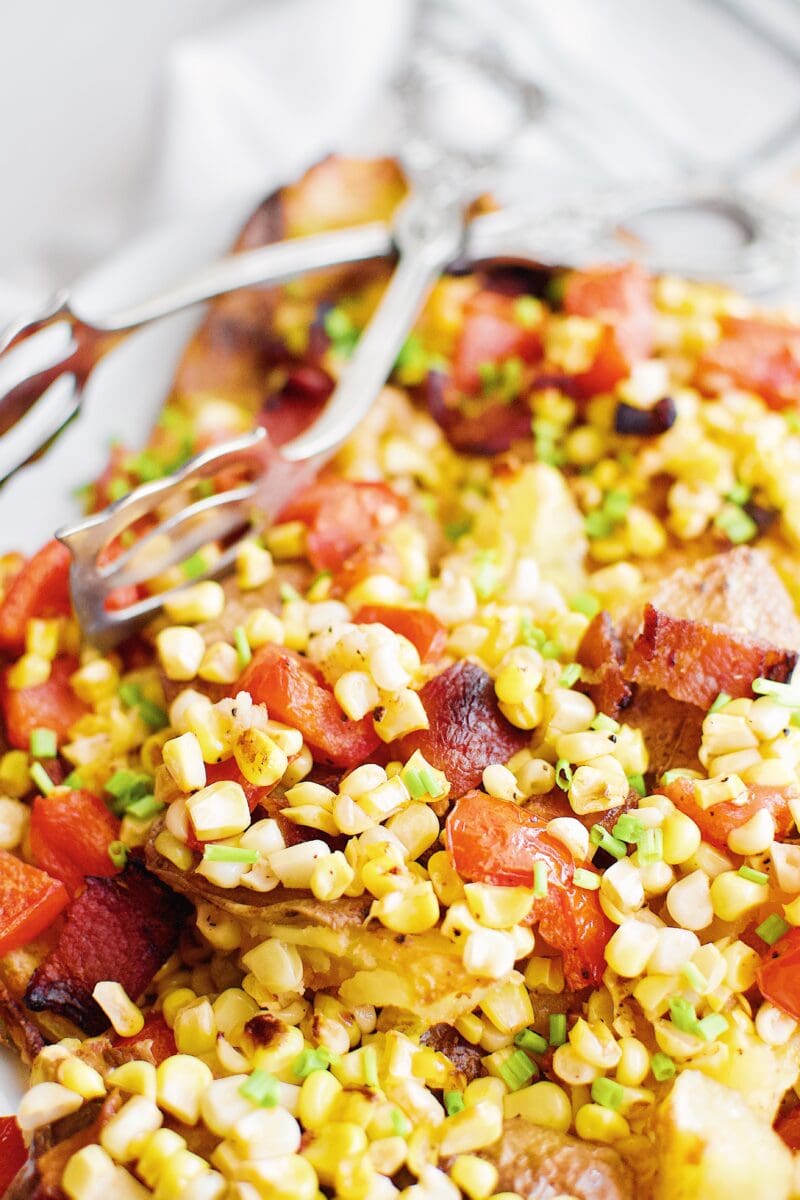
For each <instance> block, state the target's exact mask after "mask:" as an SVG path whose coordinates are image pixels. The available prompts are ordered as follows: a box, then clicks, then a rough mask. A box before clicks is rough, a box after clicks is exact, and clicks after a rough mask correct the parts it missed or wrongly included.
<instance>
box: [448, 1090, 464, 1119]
mask: <svg viewBox="0 0 800 1200" xmlns="http://www.w3.org/2000/svg"><path fill="white" fill-rule="evenodd" d="M444 1107H445V1110H446V1112H447V1115H448V1117H454V1116H455V1115H456V1113H460V1112H461V1110H462V1109H463V1107H464V1095H463V1093H462V1092H445V1094H444Z"/></svg>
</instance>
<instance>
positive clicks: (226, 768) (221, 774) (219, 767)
mask: <svg viewBox="0 0 800 1200" xmlns="http://www.w3.org/2000/svg"><path fill="white" fill-rule="evenodd" d="M222 779H232V780H233V781H234V783H238V784H240V785H241V788H242V791H243V792H244V794H245V796H246V797H247V804H248V807H249V809H250V812H252V811H253V809H254V808H255V807H256V805H257V804H258V803H259V802H260V800H261V797H262V796H266V795H268V794H269V792H270V791H271V789H270V788H265V787H257V786H256V785H255V784H254V783H248V782H247V780H246V779H245V777H244V775H243V774H242V772H241V771H240V770H239V768H238V766H237V765H236V759H235V758H226V759H225V761H224V762H219V763H206V784H209V783H219V782H220V780H222Z"/></svg>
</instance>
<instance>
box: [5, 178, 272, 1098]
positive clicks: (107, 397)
mask: <svg viewBox="0 0 800 1200" xmlns="http://www.w3.org/2000/svg"><path fill="white" fill-rule="evenodd" d="M252 204H253V199H252V197H247V199H246V200H245V199H243V200H242V202H241V204H240V205H237V206H236V207H235V209H234V210H231V209H229V210H228V211H227V212H225V213H218V214H215V215H211V216H209V217H207V218H205V219H204V220H202V221H199V222H196V223H195V224H193V225H191V226H184V227H181V228H171V229H166V230H161V231H158V232H156V233H152V234H149V235H147V236H146V237H143V238H141V239H139V240H138V241H137V242H136V243H134V244H132V245H130V246H128V247H127V248H125V249H124V250H122V251H121V252H119V253H117V254H114V255H113V256H112V257H111V258H109V259H108V260H106V261H105V262H104V263H103V264H102V265H101V266H100V267H98V268H97V269H96V270H93V271H92V272H91V273H90V274H89V275H87V276H86V277H85V278H84V279H82V280H81V281H80V282H79V283H78V284H77V285H76V287H75V289H74V291H75V295H76V297H79V299H80V303H81V305H82V306H83V311H85V312H88V311H98V312H99V311H102V309H103V308H104V307H106V308H107V309H114V308H117V306H122V305H125V304H129V303H134V302H135V301H136V300H138V299H144V298H145V297H146V296H148V295H152V294H154V293H155V292H156V291H158V290H160V288H161V287H162V286H166V285H168V284H170V283H172V282H174V281H176V280H178V279H179V278H180V277H181V276H182V275H183V273H184V272H186V271H188V270H190V269H191V268H192V267H195V266H199V265H201V264H202V263H204V262H206V261H208V259H209V258H211V257H213V256H215V255H217V254H219V253H221V252H222V251H223V250H225V249H226V248H227V247H228V246H229V245H230V244H231V242H232V240H233V238H234V237H235V235H236V233H237V231H238V229H239V227H240V225H241V224H242V221H243V219H244V216H245V215H246V213H247V212H248V211H249V209H250V208H251V207H252ZM197 320H198V314H197V312H196V311H195V312H189V313H182V314H179V315H178V316H175V317H170V318H169V319H167V320H164V321H162V322H160V323H159V324H158V325H155V326H153V327H152V328H149V329H144V330H142V331H140V332H139V333H136V334H134V335H132V336H131V337H130V338H129V339H128V340H127V341H126V342H124V343H123V345H121V346H120V347H119V349H117V350H115V351H114V352H113V354H111V355H110V356H109V357H108V358H107V359H106V360H105V361H103V362H102V363H101V364H100V365H99V366H98V368H97V370H96V371H95V372H94V373H93V374H92V376H91V379H90V381H89V384H88V386H87V388H86V393H85V396H84V404H83V409H82V411H81V413H80V416H79V417H78V418H77V419H76V420H75V421H74V422H73V424H72V425H71V427H70V428H69V429H68V430H67V431H66V433H64V435H63V436H62V437H61V438H59V439H58V441H57V442H56V443H55V445H54V446H53V448H52V449H51V450H50V452H49V453H48V454H47V455H45V457H44V458H42V459H41V460H40V461H39V462H37V463H34V464H33V465H32V466H30V467H26V468H24V469H23V470H22V471H21V472H20V473H19V475H17V476H16V477H15V478H14V479H12V480H11V482H10V483H8V484H7V485H6V487H5V488H3V489H2V491H1V492H0V552H5V551H8V550H22V551H24V552H26V553H31V552H33V551H34V550H37V549H38V548H39V546H41V545H42V543H43V542H45V541H47V539H48V538H51V537H52V536H53V532H54V530H55V529H56V528H58V527H59V526H61V525H64V524H66V523H67V522H69V521H73V520H76V519H78V518H79V517H80V516H81V515H82V509H81V506H80V504H79V502H78V500H77V499H76V497H75V491H76V489H77V488H79V487H80V486H81V485H82V484H85V483H88V482H89V481H91V480H92V479H94V478H96V477H97V476H98V475H99V474H100V473H101V472H102V470H103V469H104V467H105V465H106V462H107V459H108V452H109V444H110V442H111V441H113V440H114V439H115V438H116V439H119V440H120V441H122V442H123V443H124V444H125V445H126V446H129V447H131V449H134V450H136V449H139V448H140V447H141V446H142V445H143V444H144V442H145V441H146V440H147V436H148V433H149V431H150V429H151V427H152V425H153V422H154V421H155V419H156V417H157V415H158V413H159V410H160V408H161V405H162V404H163V402H164V398H165V396H166V394H167V391H168V388H169V384H170V380H171V377H172V374H173V372H174V369H175V366H176V363H177V361H178V359H179V357H180V354H181V351H182V349H183V346H184V343H185V341H186V339H187V337H188V335H189V334H190V332H191V330H192V329H193V327H194V325H195V324H196V323H197ZM24 1085H25V1074H24V1072H23V1071H22V1069H21V1067H20V1064H19V1060H18V1059H17V1057H16V1055H14V1054H12V1053H11V1052H10V1051H7V1050H5V1049H3V1048H2V1047H0V1114H2V1113H9V1112H13V1111H14V1110H15V1109H16V1106H17V1103H18V1102H19V1099H20V1096H21V1095H22V1090H23V1087H24Z"/></svg>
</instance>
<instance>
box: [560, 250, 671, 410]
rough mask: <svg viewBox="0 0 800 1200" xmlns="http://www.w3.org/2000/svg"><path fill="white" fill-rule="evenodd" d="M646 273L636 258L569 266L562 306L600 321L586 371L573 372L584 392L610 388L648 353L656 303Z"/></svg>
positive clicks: (592, 393) (591, 393) (575, 314)
mask: <svg viewBox="0 0 800 1200" xmlns="http://www.w3.org/2000/svg"><path fill="white" fill-rule="evenodd" d="M652 292H653V288H652V280H651V279H650V276H649V275H648V274H647V273H646V272H645V271H644V270H643V269H642V267H640V266H639V265H638V264H637V263H628V264H625V265H623V266H603V267H593V268H592V269H591V270H589V271H573V272H571V274H570V275H569V276H568V277H567V281H566V287H565V290H564V311H565V312H567V313H570V314H572V315H574V316H579V317H593V318H594V319H596V320H598V321H602V323H603V332H602V335H601V338H600V344H599V346H598V348H597V352H596V354H595V358H594V362H593V363H592V365H591V367H590V368H589V369H588V371H584V372H583V373H582V374H581V375H578V376H576V382H577V383H578V384H579V386H580V389H581V391H582V393H583V395H585V396H592V395H594V394H595V393H596V392H609V391H611V390H612V388H613V387H614V386H615V384H617V383H619V381H620V380H621V379H625V378H626V377H627V376H628V375H629V374H630V370H631V367H632V366H634V364H635V363H637V362H639V361H641V360H642V359H644V358H647V356H648V355H649V353H650V350H651V348H652V344H653V335H654V332H655V309H654V307H653V294H652Z"/></svg>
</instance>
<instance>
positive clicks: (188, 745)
mask: <svg viewBox="0 0 800 1200" xmlns="http://www.w3.org/2000/svg"><path fill="white" fill-rule="evenodd" d="M162 753H163V757H164V764H165V766H166V767H167V770H168V771H169V773H170V775H171V776H172V778H173V779H174V780H175V782H176V784H177V785H178V787H179V788H180V789H181V791H182V792H194V791H197V789H198V788H202V787H205V785H206V765H205V763H204V762H203V752H202V750H201V749H200V743H199V742H198V740H197V737H196V736H195V734H193V733H182V734H181V735H180V736H179V737H176V738H171V739H170V740H169V741H168V742H165V743H164V747H163V751H162Z"/></svg>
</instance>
